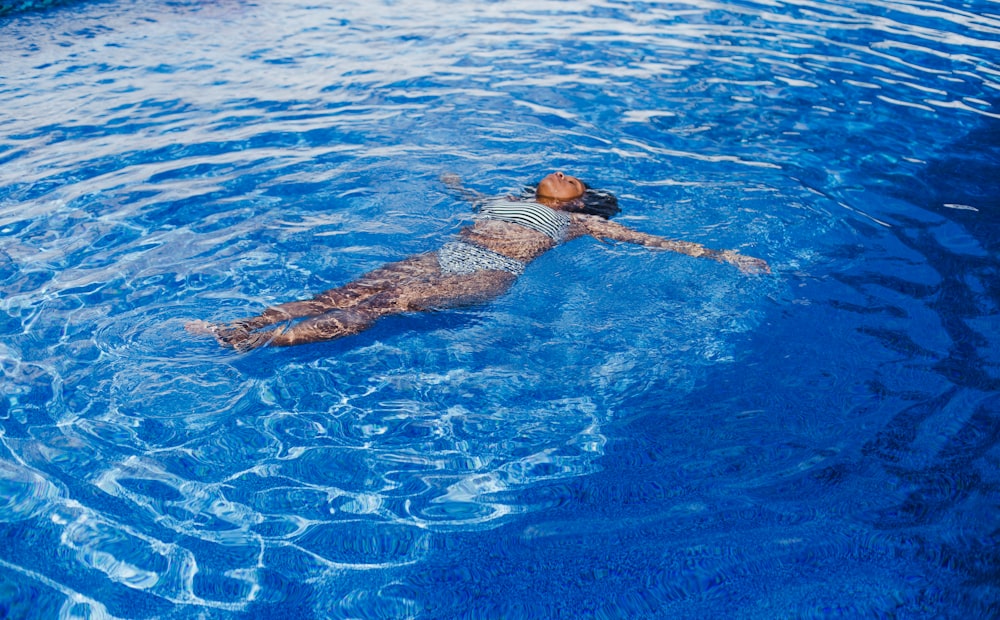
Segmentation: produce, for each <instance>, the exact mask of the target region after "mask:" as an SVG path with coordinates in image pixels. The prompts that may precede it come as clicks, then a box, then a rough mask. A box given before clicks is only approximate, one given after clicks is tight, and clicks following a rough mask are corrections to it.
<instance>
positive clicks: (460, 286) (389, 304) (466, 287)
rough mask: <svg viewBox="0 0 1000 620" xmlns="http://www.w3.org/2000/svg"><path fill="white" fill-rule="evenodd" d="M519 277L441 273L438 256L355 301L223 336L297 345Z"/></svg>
mask: <svg viewBox="0 0 1000 620" xmlns="http://www.w3.org/2000/svg"><path fill="white" fill-rule="evenodd" d="M397 273H398V272H397ZM514 280H515V276H514V275H512V274H509V273H506V272H503V271H479V272H476V273H472V274H468V275H446V274H442V273H441V271H440V269H438V268H437V264H436V262H435V264H434V269H433V270H432V272H431V273H430V274H425V276H424V277H422V278H416V277H412V278H403V279H401V280H398V281H397V282H393V283H387V284H385V285H383V286H380V287H378V288H379V289H380V290H379V292H378V293H373V294H370V295H367V296H365V297H364V298H363V299H361V300H360V301H359V302H357V303H355V304H354V305H353V306H352V307H349V308H339V307H335V309H333V310H330V311H328V312H325V313H323V314H321V315H318V316H312V317H309V318H306V319H305V320H303V321H301V322H299V323H296V324H295V325H291V326H289V327H285V328H277V329H273V330H268V331H257V332H242V333H239V334H234V335H232V336H228V337H223V336H220V337H219V340H220V342H222V343H223V344H226V345H228V346H231V347H233V348H235V349H237V350H241V351H243V350H249V349H253V348H256V347H260V346H264V345H273V346H291V345H296V344H305V343H310V342H321V341H324V340H333V339H335V338H341V337H344V336H350V335H353V334H357V333H359V332H361V331H364V330H365V329H368V328H369V327H371V325H372V324H373V323H374V322H375V321H376V320H378V319H379V318H381V317H383V316H386V315H390V314H400V313H404V312H420V311H428V310H438V309H444V308H454V307H457V306H464V305H470V304H475V303H481V302H484V301H487V300H490V299H493V298H495V297H497V296H498V295H501V294H503V293H504V292H506V291H507V289H508V288H510V285H511V284H513V282H514ZM345 288H346V287H345ZM339 290H341V289H335V291H339ZM329 292H330V291H328V293H329Z"/></svg>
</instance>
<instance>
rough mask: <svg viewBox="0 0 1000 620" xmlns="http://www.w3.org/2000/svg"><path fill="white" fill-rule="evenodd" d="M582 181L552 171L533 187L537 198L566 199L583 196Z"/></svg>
mask: <svg viewBox="0 0 1000 620" xmlns="http://www.w3.org/2000/svg"><path fill="white" fill-rule="evenodd" d="M583 192H584V187H583V182H582V181H580V179H578V178H576V177H571V176H569V175H566V174H563V173H561V172H553V173H552V174H550V175H549V176H547V177H545V178H544V179H542V180H541V182H540V183H539V184H538V187H537V188H536V189H535V196H536V197H537V198H539V199H543V198H544V199H548V200H558V201H567V200H573V199H574V198H579V197H580V196H583Z"/></svg>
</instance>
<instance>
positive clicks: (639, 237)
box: [573, 213, 771, 274]
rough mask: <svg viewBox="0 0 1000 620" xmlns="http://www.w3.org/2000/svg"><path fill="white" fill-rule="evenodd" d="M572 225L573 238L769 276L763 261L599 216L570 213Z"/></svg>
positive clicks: (767, 267) (767, 268) (768, 270)
mask: <svg viewBox="0 0 1000 620" xmlns="http://www.w3.org/2000/svg"><path fill="white" fill-rule="evenodd" d="M573 226H574V228H576V233H577V234H576V235H574V236H582V235H590V236H591V237H595V238H597V239H609V240H612V241H624V242H626V243H636V244H639V245H644V246H646V247H648V248H659V249H661V250H670V251H673V252H680V253H681V254H687V255H688V256H694V257H695V258H711V259H712V260H717V261H719V262H720V263H729V264H730V265H733V266H735V267H737V268H739V270H740V271H742V272H743V273H748V274H754V273H771V268H770V267H769V266H768V264H767V262H765V261H763V260H761V259H759V258H754V257H753V256H746V255H744V254H740V253H739V252H737V251H736V250H713V249H711V248H706V247H705V246H703V245H701V244H699V243H694V242H691V241H674V240H673V239H666V238H664V237H658V236H656V235H650V234H648V233H644V232H639V231H637V230H632V229H631V228H628V227H627V226H622V225H621V224H618V223H616V222H611V221H609V220H606V219H604V218H601V217H596V216H593V215H582V214H578V213H574V214H573Z"/></svg>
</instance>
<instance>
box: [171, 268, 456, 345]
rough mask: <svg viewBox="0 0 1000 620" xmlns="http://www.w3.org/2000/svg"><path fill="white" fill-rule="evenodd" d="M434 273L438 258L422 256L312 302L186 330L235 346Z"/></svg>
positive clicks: (190, 326)
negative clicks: (262, 331) (272, 327)
mask: <svg viewBox="0 0 1000 620" xmlns="http://www.w3.org/2000/svg"><path fill="white" fill-rule="evenodd" d="M435 273H440V270H439V269H438V265H437V255H436V254H433V253H430V254H420V255H417V256H412V257H410V258H407V259H405V260H402V261H399V262H396V263H390V264H388V265H385V266H384V267H380V268H379V269H376V270H374V271H372V272H369V273H367V274H365V275H364V276H362V277H361V278H359V279H357V280H355V281H354V282H350V283H348V284H346V285H344V286H341V287H338V288H332V289H330V290H328V291H324V292H322V293H320V294H318V295H316V296H315V297H313V298H312V299H308V300H302V301H291V302H287V303H283V304H279V305H277V306H272V307H270V308H268V309H267V310H265V311H264V312H262V313H261V314H258V315H257V316H254V317H250V318H247V319H240V320H237V321H233V322H232V323H228V324H212V323H208V322H206V321H192V322H190V323H188V324H187V325H186V329H187V330H188V331H189V332H191V333H194V334H211V335H213V336H215V337H216V338H217V339H218V340H219V342H220V343H222V344H224V345H230V346H234V345H233V343H235V342H242V341H244V340H247V339H249V338H250V336H251V334H252V333H253V332H255V331H257V330H259V329H261V328H263V327H267V326H269V325H274V324H276V323H281V322H284V321H291V320H293V319H301V318H305V317H315V316H319V315H322V314H325V313H327V312H330V311H332V310H338V309H340V310H347V309H350V308H353V307H356V306H358V305H359V304H362V303H364V302H365V300H366V299H368V298H370V297H372V296H373V295H378V294H379V293H381V292H382V291H384V290H386V289H388V288H393V287H399V286H401V285H403V284H404V283H405V282H406V281H408V280H422V279H426V278H427V277H429V276H432V275H434V274H435Z"/></svg>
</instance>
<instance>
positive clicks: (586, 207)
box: [523, 183, 622, 220]
mask: <svg viewBox="0 0 1000 620" xmlns="http://www.w3.org/2000/svg"><path fill="white" fill-rule="evenodd" d="M536 190H537V186H535V185H529V186H528V187H526V188H525V189H524V194H523V198H524V199H525V200H534V199H535V191H536ZM563 208H564V209H565V210H566V211H570V212H571V213H586V214H587V215H596V216H598V217H603V218H604V219H606V220H607V219H610V218H612V217H614V216H615V215H617V214H619V213H621V211H622V210H621V209H620V208H619V207H618V198H616V197H615V195H614V194H612V193H611V192H607V191H604V190H600V189H593V188H592V187H590V186H589V185H587V184H586V183H584V184H583V196H580V197H579V198H574V199H573V200H570V201H569V202H567V203H566V204H565V205H564V206H563Z"/></svg>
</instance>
